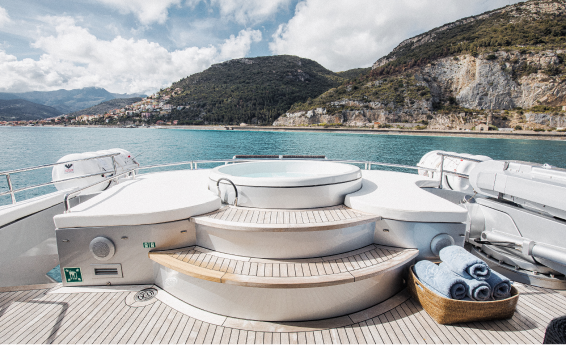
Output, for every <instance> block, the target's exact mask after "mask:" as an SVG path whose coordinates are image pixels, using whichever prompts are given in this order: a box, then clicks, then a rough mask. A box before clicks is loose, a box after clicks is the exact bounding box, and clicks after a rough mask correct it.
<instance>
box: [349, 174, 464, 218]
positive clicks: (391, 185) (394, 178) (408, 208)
mask: <svg viewBox="0 0 566 345" xmlns="http://www.w3.org/2000/svg"><path fill="white" fill-rule="evenodd" d="M362 178H363V180H362V181H363V182H362V184H363V185H362V188H361V189H360V190H358V191H357V192H354V193H352V194H348V195H346V199H345V201H344V204H345V205H346V206H348V207H351V208H352V209H355V210H358V211H362V212H366V213H372V214H375V215H378V216H381V217H382V218H387V219H394V220H400V221H406V222H427V223H428V222H432V223H463V222H465V221H466V219H467V210H466V209H465V208H463V207H460V206H458V205H456V204H453V203H451V202H450V201H448V200H446V199H443V198H441V197H439V196H436V195H434V194H432V193H429V192H427V191H426V190H423V189H422V188H423V187H438V181H436V180H433V179H431V178H428V177H425V176H420V175H416V174H405V173H400V172H392V171H381V170H369V171H368V170H362Z"/></svg>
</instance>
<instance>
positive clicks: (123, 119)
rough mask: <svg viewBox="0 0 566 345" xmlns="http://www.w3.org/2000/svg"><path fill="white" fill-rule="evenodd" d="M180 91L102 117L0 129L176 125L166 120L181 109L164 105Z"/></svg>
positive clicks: (25, 123)
mask: <svg viewBox="0 0 566 345" xmlns="http://www.w3.org/2000/svg"><path fill="white" fill-rule="evenodd" d="M181 91H182V90H181V89H180V88H176V89H174V90H173V89H171V88H168V89H164V90H161V91H160V92H158V93H155V94H153V95H150V96H148V97H146V98H144V99H142V100H141V101H139V102H136V103H132V104H130V105H128V106H125V107H123V108H120V109H112V110H109V111H107V112H105V113H104V114H92V115H78V116H72V115H60V116H56V117H49V118H45V119H41V120H29V121H0V126H50V125H62V126H65V125H75V126H80V125H110V126H119V127H128V126H131V127H134V126H135V127H138V126H142V127H143V126H148V125H158V126H160V125H177V121H178V120H172V121H171V120H170V119H169V117H170V115H171V111H172V110H173V109H174V108H175V109H177V110H182V109H183V108H184V106H178V107H174V106H172V105H171V104H167V101H168V100H169V99H170V98H171V96H175V95H177V94H178V93H180V92H181Z"/></svg>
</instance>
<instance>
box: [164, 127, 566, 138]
mask: <svg viewBox="0 0 566 345" xmlns="http://www.w3.org/2000/svg"><path fill="white" fill-rule="evenodd" d="M161 128H162V129H195V130H235V131H267V132H315V133H316V132H334V133H365V134H374V135H416V136H441V137H444V136H447V137H464V138H492V139H494V138H496V139H524V140H558V141H562V140H566V132H544V133H541V132H535V131H521V132H512V133H509V132H499V131H489V132H471V131H470V132H464V131H450V130H446V131H439V130H426V129H425V130H406V129H374V128H351V127H347V128H323V127H322V128H320V127H279V126H277V127H276V126H163V127H161ZM227 128H230V129H227Z"/></svg>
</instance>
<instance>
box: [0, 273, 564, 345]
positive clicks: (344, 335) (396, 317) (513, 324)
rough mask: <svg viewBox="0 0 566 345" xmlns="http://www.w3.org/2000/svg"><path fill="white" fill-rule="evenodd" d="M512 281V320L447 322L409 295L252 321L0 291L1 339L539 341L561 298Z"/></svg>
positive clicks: (122, 294)
mask: <svg viewBox="0 0 566 345" xmlns="http://www.w3.org/2000/svg"><path fill="white" fill-rule="evenodd" d="M516 286H517V288H518V289H519V291H520V293H521V297H520V298H519V304H518V306H517V311H516V313H515V316H514V317H513V318H512V319H509V320H499V321H486V322H474V323H466V324H459V325H452V326H443V325H438V324H436V323H435V322H434V321H433V320H432V319H431V318H430V317H429V316H428V315H427V314H426V312H425V311H423V310H422V308H421V307H420V305H419V304H418V303H416V302H415V301H414V300H412V299H410V298H403V299H399V297H397V300H398V301H399V303H389V304H388V302H384V304H385V306H383V307H382V308H381V309H380V308H377V309H374V310H373V311H372V310H368V311H367V312H365V313H357V314H352V315H349V316H345V317H342V318H338V319H333V320H328V321H321V322H316V323H314V324H313V323H304V324H296V325H294V326H293V325H291V326H290V325H288V324H287V325H278V324H275V323H258V325H255V324H254V322H247V321H245V320H238V319H231V318H226V317H220V316H218V317H216V318H211V317H204V318H203V317H200V316H201V313H200V312H202V311H200V312H199V311H198V310H197V311H195V309H194V308H193V309H190V308H189V309H187V308H185V309H183V308H182V306H179V304H177V303H167V302H166V301H165V300H164V299H155V302H154V303H151V304H147V305H145V306H139V307H135V306H129V305H128V303H127V297H128V295H131V294H132V293H134V292H131V291H111V290H106V291H105V290H100V291H99V292H93V291H91V292H89V291H88V289H82V290H81V289H80V288H77V289H78V290H77V291H83V292H76V293H73V292H72V289H68V288H62V289H59V291H60V290H65V289H66V291H65V292H59V293H58V292H57V291H58V290H57V289H55V290H53V291H52V292H50V290H49V289H43V290H29V291H13V292H3V293H0V342H1V343H88V344H91V343H120V344H126V343H191V344H192V343H197V344H202V343H205V344H206V343H207V344H210V343H221V344H241V343H251V344H254V343H255V344H272V343H273V344H278V343H281V344H306V343H312V344H315V343H316V344H326V343H328V344H329V343H354V344H365V343H386V344H387V343H420V344H425V343H541V342H542V340H543V338H544V331H545V329H546V326H547V325H548V323H549V322H550V320H551V319H552V318H554V317H557V316H561V315H564V314H566V297H564V296H562V295H561V294H559V293H557V292H555V291H552V290H548V289H542V288H536V287H532V286H525V285H521V284H516ZM94 291H96V290H94ZM159 294H164V295H165V294H166V293H165V292H163V291H160V292H159ZM159 294H158V295H159ZM370 309H371V308H370ZM191 310H192V311H191ZM376 310H378V311H377V312H376ZM363 315H366V316H367V317H362V316H363ZM203 319H206V320H203ZM289 329H292V331H289Z"/></svg>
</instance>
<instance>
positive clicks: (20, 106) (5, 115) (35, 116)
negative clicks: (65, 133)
mask: <svg viewBox="0 0 566 345" xmlns="http://www.w3.org/2000/svg"><path fill="white" fill-rule="evenodd" d="M58 115H61V112H60V111H59V110H57V109H55V108H53V107H49V106H45V105H41V104H37V103H33V102H30V101H26V100H24V99H10V100H3V99H0V121H20V120H26V121H29V120H39V119H44V118H48V117H54V116H58Z"/></svg>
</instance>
